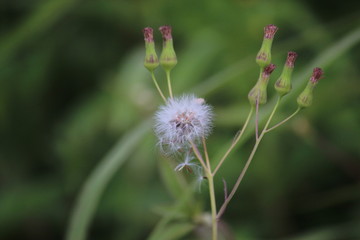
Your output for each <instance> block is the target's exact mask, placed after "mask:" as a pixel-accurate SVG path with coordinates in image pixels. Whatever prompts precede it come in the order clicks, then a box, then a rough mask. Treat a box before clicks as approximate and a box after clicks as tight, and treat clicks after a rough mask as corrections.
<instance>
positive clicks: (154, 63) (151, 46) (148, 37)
mask: <svg viewBox="0 0 360 240" xmlns="http://www.w3.org/2000/svg"><path fill="white" fill-rule="evenodd" d="M143 32H144V40H145V51H146V52H145V60H144V66H145V67H146V68H147V69H148V70H149V71H150V72H152V71H154V69H155V68H157V67H158V66H159V59H158V57H157V55H156V51H155V43H154V38H153V29H152V28H150V27H147V28H144V30H143Z"/></svg>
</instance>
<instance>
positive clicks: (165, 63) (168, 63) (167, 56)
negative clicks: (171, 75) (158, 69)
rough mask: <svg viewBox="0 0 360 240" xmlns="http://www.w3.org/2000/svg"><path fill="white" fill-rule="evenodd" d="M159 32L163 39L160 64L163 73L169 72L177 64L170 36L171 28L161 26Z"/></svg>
mask: <svg viewBox="0 0 360 240" xmlns="http://www.w3.org/2000/svg"><path fill="white" fill-rule="evenodd" d="M159 30H160V32H161V34H162V37H163V49H162V52H161V56H160V64H161V66H162V67H163V68H164V69H165V71H170V70H171V69H172V68H173V67H175V65H176V64H177V58H176V54H175V51H174V46H173V39H172V35H171V27H170V26H161V27H160V28H159Z"/></svg>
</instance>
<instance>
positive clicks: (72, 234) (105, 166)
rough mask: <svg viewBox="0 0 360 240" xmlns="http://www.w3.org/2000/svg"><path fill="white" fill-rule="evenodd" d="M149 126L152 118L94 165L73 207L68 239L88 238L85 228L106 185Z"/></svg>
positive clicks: (80, 239) (126, 136)
mask: <svg viewBox="0 0 360 240" xmlns="http://www.w3.org/2000/svg"><path fill="white" fill-rule="evenodd" d="M150 125H151V121H149V120H148V121H145V122H143V123H141V124H140V125H139V126H138V127H136V128H135V129H134V130H132V131H130V132H129V133H128V134H126V135H125V136H124V137H123V138H122V139H120V140H119V142H118V143H117V144H116V145H115V146H114V148H113V149H112V150H111V151H110V152H109V153H108V154H107V155H106V156H105V157H104V158H103V159H102V160H101V161H100V163H99V165H98V166H97V167H95V169H94V171H93V172H92V173H91V175H90V176H89V178H88V179H87V180H86V182H85V184H84V186H83V188H82V190H81V192H80V194H79V198H78V200H77V202H76V205H75V207H74V211H73V214H72V216H71V219H70V224H69V226H68V229H67V234H66V239H67V240H83V239H86V231H87V229H88V226H89V224H90V222H91V219H92V218H93V216H94V213H95V210H96V207H97V205H98V203H99V201H100V197H101V196H102V194H103V192H104V190H105V187H106V186H107V185H108V183H109V181H110V179H111V178H112V177H113V176H114V174H115V173H116V172H117V171H118V170H119V168H120V167H121V166H122V164H123V163H124V162H125V160H126V159H127V158H128V156H129V155H130V154H131V153H132V152H133V151H135V148H136V146H137V145H138V143H139V142H140V140H141V139H142V137H143V136H144V135H145V133H146V132H147V131H148V130H149V129H150Z"/></svg>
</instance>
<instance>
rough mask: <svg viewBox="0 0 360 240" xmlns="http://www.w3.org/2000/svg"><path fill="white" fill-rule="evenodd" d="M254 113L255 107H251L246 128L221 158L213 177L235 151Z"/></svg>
mask: <svg viewBox="0 0 360 240" xmlns="http://www.w3.org/2000/svg"><path fill="white" fill-rule="evenodd" d="M253 112H254V107H251V109H250V112H249V114H248V116H247V118H246V121H245V123H244V126H243V127H242V129H241V132H240V134H239V135H238V136H237V137H236V139H235V140H234V141H233V142H232V143H231V146H230V147H229V149H228V150H227V151H226V153H225V154H224V156H223V157H222V158H221V160H220V162H219V163H218V165H217V166H216V168H215V170H214V172H213V176H215V174H216V172H217V171H218V170H219V168H220V167H221V165H222V164H223V162H224V161H225V159H226V158H227V157H228V155H229V154H230V152H231V151H232V150H233V148H234V147H235V146H236V144H237V143H238V142H239V140H240V138H241V137H242V135H243V134H244V132H245V129H246V127H247V125H248V123H249V121H250V118H251V116H252V114H253Z"/></svg>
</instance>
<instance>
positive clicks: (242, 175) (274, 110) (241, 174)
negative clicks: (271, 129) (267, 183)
mask: <svg viewBox="0 0 360 240" xmlns="http://www.w3.org/2000/svg"><path fill="white" fill-rule="evenodd" d="M280 100H281V97H279V98H278V100H277V102H276V104H275V106H274V109H273V111H272V112H271V114H270V117H269V119H268V120H267V122H266V124H265V127H264V129H263V130H262V132H261V134H260V136H259V138H258V139H256V142H255V145H254V147H253V149H252V151H251V153H250V156H249V158H248V160H247V161H246V163H245V166H244V168H243V170H242V171H241V173H240V175H239V177H238V179H237V180H236V183H235V185H234V187H233V189H232V190H231V192H230V194H229V196H228V197H227V198H226V199H225V201H224V203H223V205H222V206H221V208H220V210H219V212H218V214H217V218H218V219H219V218H220V217H221V216H222V214H223V213H224V212H225V210H226V207H227V205H228V204H229V202H230V201H231V199H232V198H233V197H234V195H235V192H236V191H237V189H238V187H239V185H240V183H241V181H242V179H243V178H244V175H245V173H246V171H247V170H248V168H249V166H250V163H251V161H252V159H253V158H254V155H255V153H256V150H257V149H258V147H259V144H260V142H261V140H262V138H263V137H264V135H265V133H266V129H267V127H268V126H269V124H270V122H271V119H272V118H273V116H274V114H275V112H276V109H277V108H278V106H279V103H280Z"/></svg>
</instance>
